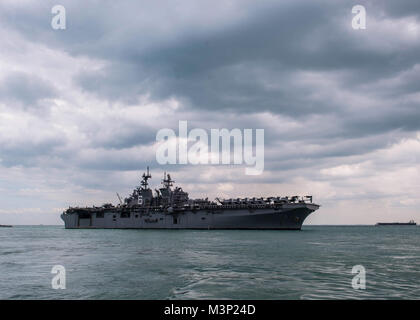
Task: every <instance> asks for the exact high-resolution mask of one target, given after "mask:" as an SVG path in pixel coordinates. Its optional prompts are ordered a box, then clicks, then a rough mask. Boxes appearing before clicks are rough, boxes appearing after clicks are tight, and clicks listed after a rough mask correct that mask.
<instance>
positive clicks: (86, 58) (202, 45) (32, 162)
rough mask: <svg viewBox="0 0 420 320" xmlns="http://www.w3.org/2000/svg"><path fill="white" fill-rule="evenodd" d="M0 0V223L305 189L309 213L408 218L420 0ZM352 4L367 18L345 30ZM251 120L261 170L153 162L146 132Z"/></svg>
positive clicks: (414, 168)
mask: <svg viewBox="0 0 420 320" xmlns="http://www.w3.org/2000/svg"><path fill="white" fill-rule="evenodd" d="M55 4H58V3H57V1H47V0H46V1H29V0H20V1H17V0H2V1H1V2H0V39H1V42H0V191H1V193H0V224H1V223H11V224H19V223H22V224H39V223H42V224H58V223H61V221H60V219H59V214H60V212H61V211H62V210H63V208H66V207H68V206H69V205H92V204H97V205H100V204H102V203H103V202H106V201H112V202H114V203H116V200H117V199H116V196H115V192H119V193H120V194H128V193H129V192H130V191H131V189H132V187H134V186H135V185H138V182H139V177H140V173H141V171H142V170H143V169H144V168H145V167H146V166H147V165H150V167H151V168H152V175H153V178H154V179H153V181H152V183H153V184H154V185H157V184H158V183H159V182H160V178H161V175H162V173H163V171H164V170H170V171H171V172H172V173H173V177H174V178H175V180H177V181H178V182H179V184H180V185H181V186H182V187H183V188H184V189H186V191H189V192H190V195H191V196H193V197H202V196H209V197H210V198H214V197H215V196H218V195H219V196H222V197H223V196H224V197H236V196H270V195H294V194H302V195H303V194H313V195H314V199H315V201H316V202H317V203H320V204H321V205H322V208H321V209H320V210H319V211H317V212H316V213H315V214H313V215H311V216H310V217H309V218H308V220H307V223H312V224H364V223H366V224H370V223H375V222H377V221H393V220H401V221H405V220H409V219H411V218H413V219H417V220H419V218H420V211H419V209H418V208H419V206H420V197H419V194H420V166H419V160H420V104H419V103H420V1H418V0H407V1H393V0H389V1H362V0H360V1H337V0H331V1H317V0H308V1H296V0H293V1H292V0H290V1H279V0H276V1H274V0H267V1H266V0H264V1H255V0H229V1H207V0H199V1H197V0H180V1H175V0H167V1H110V0H109V1H108V0H101V1H99V0H98V1H75V0H71V1H70V0H61V1H60V2H59V4H62V5H64V7H65V8H66V12H67V28H66V30H53V29H52V28H51V19H52V16H53V15H52V14H51V8H52V7H53V6H54V5H55ZM356 4H362V5H364V6H365V7H366V11H367V29H366V30H353V29H352V27H351V20H352V18H353V14H352V12H351V9H352V7H353V6H354V5H356ZM179 120H188V126H189V128H190V129H192V128H195V127H200V128H204V129H206V130H209V129H210V128H228V129H233V128H240V129H244V128H254V129H256V128H262V129H265V171H264V173H263V174H262V175H260V176H247V175H245V174H244V168H243V167H241V166H192V165H188V166H176V165H175V166H173V165H172V166H170V167H169V166H168V167H166V166H160V165H158V164H157V162H156V160H155V150H156V133H157V131H158V130H159V129H162V128H173V129H177V126H178V121H179Z"/></svg>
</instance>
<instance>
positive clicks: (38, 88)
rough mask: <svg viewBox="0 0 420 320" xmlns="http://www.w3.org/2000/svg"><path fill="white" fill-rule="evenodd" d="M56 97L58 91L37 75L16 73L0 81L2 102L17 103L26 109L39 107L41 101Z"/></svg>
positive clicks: (0, 98)
mask: <svg viewBox="0 0 420 320" xmlns="http://www.w3.org/2000/svg"><path fill="white" fill-rule="evenodd" d="M56 95H57V91H56V89H55V88H54V87H53V86H52V85H51V84H50V83H48V82H47V81H45V80H43V79H41V78H39V77H38V76H36V75H29V74H25V73H21V72H14V73H12V74H8V75H6V77H5V78H4V79H2V80H1V81H0V100H1V101H3V102H16V101H17V102H19V103H21V104H22V105H23V107H24V108H26V109H29V108H33V107H37V105H38V102H39V101H40V100H42V99H47V98H54V97H55V96H56Z"/></svg>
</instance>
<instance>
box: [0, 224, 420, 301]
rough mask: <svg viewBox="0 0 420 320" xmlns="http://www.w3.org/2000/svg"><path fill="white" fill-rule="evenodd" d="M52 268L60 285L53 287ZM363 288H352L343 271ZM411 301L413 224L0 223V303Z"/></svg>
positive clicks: (415, 249)
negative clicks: (98, 226) (361, 271)
mask: <svg viewBox="0 0 420 320" xmlns="http://www.w3.org/2000/svg"><path fill="white" fill-rule="evenodd" d="M54 265H62V266H63V267H64V268H65V271H66V279H65V285H66V289H53V288H52V284H51V281H52V279H53V277H54V276H55V275H54V274H52V273H51V269H52V267H53V266H54ZM355 265H362V266H363V267H364V268H365V270H366V288H365V289H364V290H363V289H359V290H356V289H354V288H353V287H352V279H353V277H354V276H355V274H352V268H353V266H355ZM409 298H410V299H419V298H420V228H419V227H417V226H387V227H375V226H304V227H303V229H302V230H301V231H243V230H229V231H217V230H213V231H197V230H190V231H189V230H167V231H165V230H66V229H64V227H62V226H16V227H13V228H0V299H409Z"/></svg>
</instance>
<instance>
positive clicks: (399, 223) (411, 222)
mask: <svg viewBox="0 0 420 320" xmlns="http://www.w3.org/2000/svg"><path fill="white" fill-rule="evenodd" d="M376 225H377V226H416V225H417V223H415V222H414V220H410V221H409V222H378V223H377V224H376Z"/></svg>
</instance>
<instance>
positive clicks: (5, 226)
mask: <svg viewBox="0 0 420 320" xmlns="http://www.w3.org/2000/svg"><path fill="white" fill-rule="evenodd" d="M11 227H13V226H10V225H8V224H0V228H11Z"/></svg>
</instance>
